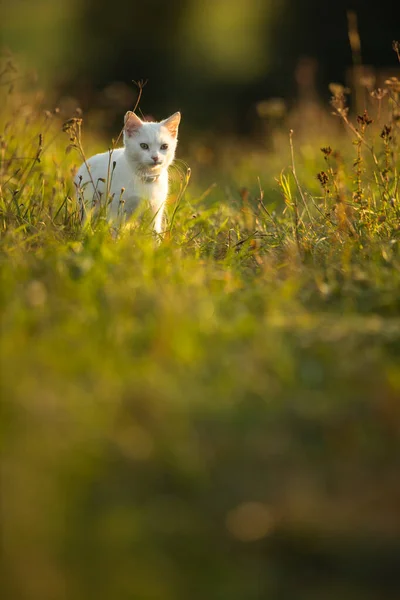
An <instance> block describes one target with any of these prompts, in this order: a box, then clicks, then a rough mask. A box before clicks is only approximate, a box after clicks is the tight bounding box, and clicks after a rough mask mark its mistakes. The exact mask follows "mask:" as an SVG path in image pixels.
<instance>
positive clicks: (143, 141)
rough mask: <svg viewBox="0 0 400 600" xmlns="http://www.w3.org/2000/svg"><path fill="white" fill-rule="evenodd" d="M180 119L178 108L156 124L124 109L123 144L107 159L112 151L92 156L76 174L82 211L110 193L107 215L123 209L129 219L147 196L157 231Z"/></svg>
mask: <svg viewBox="0 0 400 600" xmlns="http://www.w3.org/2000/svg"><path fill="white" fill-rule="evenodd" d="M180 120H181V114H180V113H179V112H176V113H174V114H173V115H172V116H171V117H169V118H168V119H164V121H160V122H159V123H156V122H148V121H142V120H141V119H139V117H137V116H136V115H135V114H134V113H133V112H130V111H128V112H127V113H126V115H125V125H124V147H123V148H117V149H116V150H114V151H113V152H112V155H111V159H110V152H104V153H102V154H96V155H95V156H92V157H91V158H89V159H88V160H87V161H86V162H87V165H88V167H89V170H88V168H87V166H86V164H85V163H84V164H83V165H81V167H80V168H79V171H78V173H77V175H76V177H75V185H76V187H77V191H78V198H79V200H80V202H81V203H83V204H84V207H83V210H84V214H85V212H86V211H90V210H91V208H92V207H93V206H98V205H99V204H100V202H101V203H105V202H107V197H108V201H109V204H108V209H107V213H108V216H109V217H110V218H111V219H116V218H117V217H120V216H121V215H122V213H124V214H125V215H126V216H128V217H129V215H131V214H132V212H133V211H134V210H135V209H136V208H137V206H138V204H139V203H140V201H141V200H145V201H147V202H148V204H149V206H150V209H151V212H152V215H153V219H154V230H155V231H156V232H157V233H161V232H162V223H163V214H164V206H165V201H166V199H167V196H168V167H169V166H170V165H171V163H172V161H173V160H174V156H175V150H176V145H177V142H178V137H177V135H178V127H179V123H180ZM114 162H115V163H116V164H115V168H113V163H114ZM107 181H108V183H107ZM106 196H107V197H106Z"/></svg>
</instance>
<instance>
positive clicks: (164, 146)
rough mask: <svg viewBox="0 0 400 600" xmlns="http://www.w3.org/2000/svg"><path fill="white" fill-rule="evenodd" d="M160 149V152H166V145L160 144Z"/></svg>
mask: <svg viewBox="0 0 400 600" xmlns="http://www.w3.org/2000/svg"><path fill="white" fill-rule="evenodd" d="M160 149H161V150H168V144H161V146H160Z"/></svg>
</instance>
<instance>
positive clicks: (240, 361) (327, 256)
mask: <svg viewBox="0 0 400 600" xmlns="http://www.w3.org/2000/svg"><path fill="white" fill-rule="evenodd" d="M396 85H397V87H396ZM387 89H388V92H387V94H386V95H385V98H384V101H385V102H386V105H385V106H386V108H387V110H386V111H381V105H379V110H380V115H381V116H380V117H379V116H378V118H376V119H375V118H374V123H368V121H369V118H368V115H367V114H364V115H360V116H359V118H358V119H352V120H351V122H350V121H349V123H350V126H349V124H348V126H347V128H348V129H349V132H350V137H349V136H347V134H346V133H345V130H344V128H343V130H342V131H340V130H339V133H338V128H337V127H335V128H332V129H328V130H326V132H321V131H320V132H319V136H320V137H324V135H325V136H326V138H325V139H326V141H325V142H324V151H323V152H322V153H321V151H320V143H319V141H320V137H318V140H317V139H316V137H315V136H311V134H310V137H309V138H307V135H306V136H305V137H302V138H301V139H300V140H299V141H298V144H299V146H298V148H297V147H296V144H297V140H296V130H295V133H294V136H293V138H292V141H293V140H294V147H293V154H294V159H295V162H294V164H292V165H291V166H289V168H286V165H287V164H288V163H286V162H283V164H281V165H280V166H279V168H277V169H276V165H277V164H278V163H279V159H280V157H281V159H282V161H283V160H289V161H291V158H290V144H289V138H288V137H287V138H286V141H285V144H286V150H285V152H287V154H284V153H282V154H281V155H279V154H278V155H277V152H276V150H277V148H275V152H274V154H271V155H259V156H258V157H253V158H254V160H249V156H248V155H246V153H245V152H243V155H241V154H240V153H239V154H237V153H235V154H234V153H233V151H232V150H231V149H228V150H227V151H226V154H225V159H226V165H228V166H226V168H225V169H224V175H223V177H224V178H225V183H224V185H216V186H211V187H210V188H207V186H208V185H209V184H210V183H213V182H212V181H207V182H206V184H205V185H204V187H203V188H202V189H201V182H199V181H197V182H195V183H194V185H193V186H189V187H188V189H187V190H186V191H185V192H183V190H182V189H181V192H182V193H181V192H180V191H179V186H180V187H181V188H182V185H183V183H182V182H183V181H184V178H185V175H184V174H182V167H181V166H180V167H179V172H180V173H181V177H179V173H178V175H177V176H176V178H175V179H176V185H175V190H174V192H173V194H172V200H171V206H170V209H169V221H168V222H167V223H166V231H167V233H166V235H165V238H164V240H163V241H162V242H161V243H159V244H157V243H156V242H155V240H154V239H153V237H152V234H151V228H150V226H149V225H148V224H146V222H145V221H143V222H142V223H140V224H138V225H137V226H136V228H134V229H130V230H129V231H125V230H124V231H120V232H119V233H118V235H117V236H116V235H115V232H114V234H113V235H112V233H111V232H110V229H109V225H108V224H107V223H106V222H104V221H101V220H100V221H98V222H97V223H95V224H93V226H92V225H87V226H86V227H84V228H82V227H81V225H80V224H79V219H78V210H77V206H76V204H75V200H74V199H73V191H72V189H71V172H70V170H71V167H72V166H73V164H74V162H75V163H76V162H79V159H78V158H77V157H76V155H74V154H72V153H68V154H66V153H65V147H66V145H67V143H68V141H67V138H65V137H64V138H63V137H62V135H63V134H60V135H58V136H57V137H56V138H55V139H54V140H53V137H54V136H56V134H59V132H60V131H61V121H60V116H59V115H58V114H57V113H56V114H53V113H52V114H50V113H46V114H45V113H43V110H42V106H41V104H40V99H39V100H38V98H31V97H28V96H27V94H26V93H25V94H20V93H19V92H16V91H14V92H13V94H8V92H7V93H5V94H4V98H3V100H4V101H3V110H2V114H1V129H2V142H1V144H2V145H1V151H2V157H1V160H2V162H1V186H2V195H1V200H0V201H1V214H0V229H1V247H2V254H1V272H2V273H1V284H2V285H1V305H2V318H1V383H2V393H1V407H2V418H1V446H2V463H1V469H2V486H1V492H0V494H1V511H2V523H3V525H2V542H3V544H2V545H3V558H2V576H1V581H2V584H1V585H2V589H3V592H2V598H6V599H7V600H14V599H15V600H20V599H21V600H39V599H40V600H59V599H60V600H61V599H73V600H75V599H76V600H87V599H89V598H96V599H97V600H111V599H113V600H114V599H117V598H118V599H120V598H121V599H122V598H124V599H125V598H126V599H133V600H136V599H138V600H177V599H187V598H193V599H204V598H208V599H210V600H217V599H218V600H220V599H221V600H222V599H224V600H225V599H226V598H229V599H230V600H242V599H246V600H261V599H264V598H281V599H284V600H290V599H292V598H297V599H299V600H302V599H304V600H305V599H307V600H310V599H314V598H315V599H317V598H318V599H324V600H325V599H326V600H330V599H332V600H333V599H337V598H341V599H343V600H346V599H349V600H358V599H360V600H361V599H362V600H369V599H378V598H379V599H393V600H394V599H395V598H398V594H399V588H400V586H399V583H398V569H399V556H400V541H399V540H400V520H399V503H400V480H399V467H400V438H399V433H400V431H399V428H400V421H399V418H400V404H399V399H400V368H399V355H400V311H399V309H400V257H399V247H398V246H399V239H400V230H399V216H400V207H399V194H398V165H399V163H398V135H399V132H398V127H399V125H398V123H399V120H398V100H399V89H398V83H397V84H396V82H395V81H392V82H391V83H390V82H389V83H388V88H387ZM335 102H336V104H335V107H334V108H335V110H336V112H337V114H338V115H339V117H340V118H341V122H342V123H343V124H344V126H346V123H345V121H346V119H350V117H349V116H348V114H347V112H346V108H345V105H344V97H343V91H342V90H336V91H335V100H334V103H335ZM341 111H342V112H341ZM333 119H334V117H332V120H333ZM385 126H386V129H385ZM352 127H353V129H352ZM333 132H335V133H333ZM64 135H65V134H64ZM330 135H332V136H333V138H332V139H331V138H330V137H329V136H330ZM279 136H281V133H280V132H278V133H277V138H276V139H277V140H279V139H280V137H279ZM360 139H361V140H362V142H360ZM50 142H51V143H50ZM352 142H355V143H352ZM90 143H91V142H90V141H89V144H90ZM277 143H278V142H277ZM328 144H332V145H333V149H331V148H330V146H328ZM93 145H95V144H93ZM279 147H283V146H279ZM282 152H283V151H282ZM283 157H284V158H283ZM189 162H190V163H191V164H192V165H193V166H194V167H195V159H194V161H193V163H192V162H191V161H189ZM250 163H251V164H250ZM289 164H290V163H289ZM178 165H179V162H178ZM229 165H230V167H229ZM293 166H294V167H295V175H296V177H297V180H298V184H299V185H297V184H296V180H295V178H294V177H293V173H292V169H293ZM199 168H200V167H199ZM282 168H285V169H284V170H283V171H282V172H281V169H282ZM203 169H204V167H203ZM229 169H230V170H229ZM258 169H260V170H259V172H258V173H257V175H258V176H259V177H260V182H258V181H257V175H255V174H254V172H253V171H255V170H258ZM275 169H276V170H275ZM209 171H210V172H211V166H210V167H209ZM317 173H319V180H320V182H321V184H322V187H321V185H320V184H319V183H318V181H317V177H316V176H317ZM206 175H207V169H205V176H206ZM221 177H222V175H221ZM274 177H277V179H278V182H274ZM271 182H272V184H271ZM217 184H218V181H217ZM260 184H261V187H264V188H265V191H264V194H262V193H261V191H260V189H259V188H260ZM271 185H272V186H274V189H272V187H271ZM269 189H272V191H271V192H269ZM205 190H206V191H205ZM278 192H279V193H278ZM278 196H279V197H281V198H282V201H281V202H279V201H278V200H277V198H278Z"/></svg>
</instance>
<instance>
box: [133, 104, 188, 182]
mask: <svg viewBox="0 0 400 600" xmlns="http://www.w3.org/2000/svg"><path fill="white" fill-rule="evenodd" d="M180 120H181V113H180V112H176V113H174V114H173V115H172V116H171V117H168V119H164V121H160V122H159V123H155V122H150V121H142V120H141V119H139V117H137V116H136V115H135V113H133V112H130V111H128V112H127V113H126V115H125V125H124V143H125V150H126V152H127V153H128V156H129V158H130V160H131V161H132V162H133V163H134V164H135V167H136V169H137V170H138V171H140V172H142V173H145V174H151V175H153V174H154V175H157V174H158V173H160V172H161V171H162V170H163V169H165V168H168V167H169V165H170V164H171V163H172V161H173V160H174V156H175V149H176V145H177V143H178V127H179V123H180Z"/></svg>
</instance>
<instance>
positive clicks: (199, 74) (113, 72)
mask: <svg viewBox="0 0 400 600" xmlns="http://www.w3.org/2000/svg"><path fill="white" fill-rule="evenodd" d="M348 11H354V12H355V13H356V15H357V22H358V24H357V27H358V31H359V35H360V39H361V54H360V55H359V56H357V57H356V60H360V59H361V60H362V61H363V63H364V64H366V65H372V66H373V67H374V68H376V69H385V68H390V67H395V66H396V56H395V54H394V52H393V51H392V48H391V45H392V40H394V39H398V38H399V37H400V26H399V23H400V3H396V2H391V1H389V0H380V2H376V3H374V4H372V3H369V2H366V1H360V2H354V1H350V0H335V2H321V1H316V0H279V1H277V0H169V1H165V0H140V1H139V0H112V1H111V2H110V0H57V1H54V0H8V1H7V0H6V1H5V2H3V3H2V8H1V12H2V14H1V33H2V45H3V46H4V47H5V48H8V49H9V50H10V51H11V52H12V53H14V54H15V55H16V57H17V58H18V60H19V62H22V64H24V65H25V66H28V67H31V68H33V69H35V70H36V71H37V72H38V74H39V77H40V80H41V81H42V82H46V83H48V84H49V87H50V85H51V87H52V89H54V90H56V94H58V96H59V97H61V96H65V95H67V96H69V97H71V102H72V99H73V100H74V101H76V102H77V103H78V104H79V105H80V106H81V107H82V108H83V109H84V110H87V109H88V108H93V107H96V106H97V107H99V106H101V107H103V108H107V106H109V105H110V106H111V105H112V106H113V108H114V109H116V115H117V117H118V118H119V116H120V113H122V112H124V111H125V110H126V109H127V108H129V107H131V106H132V103H133V102H134V100H135V96H136V87H135V85H134V84H133V83H132V80H136V81H137V80H140V79H148V84H147V87H146V90H145V94H144V97H143V102H142V104H141V107H142V110H144V111H145V112H147V113H149V114H151V115H153V116H155V118H163V117H164V116H165V115H166V114H167V113H171V112H173V111H175V110H177V109H180V110H181V111H182V112H183V113H184V114H185V121H186V123H190V124H191V126H192V127H194V128H203V129H204V128H205V129H211V128H212V129H214V130H217V131H229V132H235V133H250V132H251V130H252V129H254V127H256V125H255V118H254V117H255V113H256V108H255V107H257V105H258V103H259V102H262V101H264V100H268V99H269V98H275V97H279V98H283V99H285V101H286V102H288V103H289V104H290V103H293V102H294V100H295V99H296V97H297V94H298V89H297V88H298V85H299V81H298V80H299V73H298V68H299V65H300V68H301V65H303V66H304V64H306V65H308V71H307V73H308V75H310V76H311V79H312V84H313V85H315V88H316V90H317V91H318V92H319V94H320V95H322V96H324V95H325V96H328V88H327V86H328V84H329V82H332V81H335V82H340V83H345V82H346V77H347V73H348V69H349V67H350V66H351V65H352V61H353V59H354V57H352V52H351V48H350V43H349V36H348ZM309 59H311V60H309ZM305 60H306V62H305V63H304V61H305ZM307 61H308V62H307ZM296 73H297V75H296ZM307 73H306V75H305V76H306V78H307ZM303 75H304V73H303ZM300 78H301V72H300ZM117 117H116V118H117ZM110 125H111V126H113V125H114V124H110Z"/></svg>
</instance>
